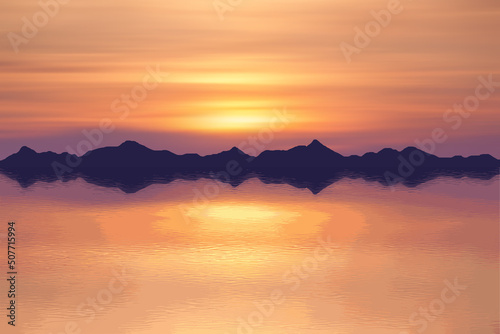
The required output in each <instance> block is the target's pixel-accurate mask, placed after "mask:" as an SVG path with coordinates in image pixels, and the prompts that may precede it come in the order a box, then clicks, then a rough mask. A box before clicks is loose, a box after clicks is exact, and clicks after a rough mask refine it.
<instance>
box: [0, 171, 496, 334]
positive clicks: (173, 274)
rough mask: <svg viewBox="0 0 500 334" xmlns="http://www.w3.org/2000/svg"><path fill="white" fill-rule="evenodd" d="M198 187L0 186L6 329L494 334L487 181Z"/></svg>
mask: <svg viewBox="0 0 500 334" xmlns="http://www.w3.org/2000/svg"><path fill="white" fill-rule="evenodd" d="M207 182H208V181H206V180H199V181H174V182H173V183H171V184H167V185H152V186H150V187H148V188H146V189H144V190H142V191H139V192H138V193H135V194H124V193H123V192H121V191H120V190H118V189H112V188H102V187H98V186H94V185H90V184H87V183H85V182H84V181H82V180H76V181H71V182H67V183H59V182H57V183H52V184H46V183H37V184H35V185H34V186H32V187H29V188H26V189H21V188H20V187H19V186H18V185H17V184H16V183H15V182H14V181H12V180H9V179H7V178H5V177H4V176H0V203H1V211H0V221H2V222H4V223H2V226H3V227H2V230H0V234H2V235H1V242H0V243H1V246H2V249H5V238H6V236H5V232H6V225H7V224H6V223H7V221H8V220H15V221H16V222H17V227H18V259H19V261H20V264H19V267H18V270H19V279H18V289H19V296H18V304H19V305H18V319H17V323H18V326H17V327H16V331H14V332H16V333H29V334H38V333H40V334H41V333H43V334H48V333H53V334H60V333H73V332H75V333H78V331H81V332H80V333H89V334H101V333H102V334H114V333H117V334H121V333H134V334H136V333H137V334H142V333H144V334H146V333H147V334H157V333H158V334H160V333H161V334H168V333H175V334H197V333H203V334H210V333H219V334H228V333H230V334H233V333H242V334H250V333H263V334H264V333H272V334H282V333H286V334H289V333H290V334H299V333H305V334H316V333H318V334H320V333H321V334H323V333H325V334H326V333H329V334H330V333H331V334H333V333H346V334H347V333H349V334H351V333H362V334H365V333H370V334H372V333H373V334H377V333H384V334H385V333H387V334H392V333H393V334H403V333H404V334H407V333H411V334H413V333H420V332H422V333H429V334H432V333H440V334H442V333H450V334H451V333H453V334H460V333H464V334H465V333H467V334H470V333H478V334H488V333H492V334H493V333H497V334H498V333H499V192H500V185H499V180H498V177H497V178H495V179H493V180H490V181H478V180H470V179H462V180H456V179H438V180H434V181H430V182H428V183H425V184H422V185H420V186H418V187H416V188H411V189H410V188H405V187H404V186H398V187H396V188H395V191H391V189H390V188H386V187H383V186H380V185H378V184H376V183H369V182H365V181H362V180H349V179H344V180H341V181H339V182H337V183H335V184H333V185H332V186H330V187H328V188H327V189H325V190H324V191H322V192H321V193H319V194H317V195H313V194H312V193H311V192H310V191H308V190H306V189H296V188H293V187H291V186H289V185H265V184H263V183H261V182H260V181H259V180H256V179H252V180H248V181H246V182H245V183H244V184H242V185H241V186H239V187H237V188H232V187H227V186H226V187H223V188H221V189H220V193H219V194H218V195H217V196H214V197H213V198H212V199H211V200H210V201H209V203H208V204H206V203H205V202H204V201H203V200H200V199H197V200H196V201H194V202H193V198H194V196H195V195H194V194H195V189H199V190H203V189H204V186H205V185H206V184H207ZM2 253H3V252H2ZM2 256H3V255H2ZM2 258H3V257H2ZM2 268H5V266H3V267H2ZM2 271H4V270H3V269H2ZM117 276H118V279H117V278H116V277H117ZM450 285H458V287H457V286H456V287H455V290H454V291H453V290H451V289H450V288H449V286H450ZM1 287H2V289H3V290H4V291H6V289H7V286H6V284H5V283H2V285H1ZM0 295H1V296H4V295H5V293H3V292H2V293H1V294H0ZM2 300H3V302H2V303H4V304H5V302H6V301H7V298H6V297H2ZM2 309H4V307H3V306H2ZM2 319H4V320H2V322H3V323H2V324H1V325H0V328H2V333H4V329H5V328H7V326H6V320H5V315H2ZM9 329H10V328H9Z"/></svg>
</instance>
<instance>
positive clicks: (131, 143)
mask: <svg viewBox="0 0 500 334" xmlns="http://www.w3.org/2000/svg"><path fill="white" fill-rule="evenodd" d="M118 147H121V148H126V149H133V148H141V149H144V148H147V147H146V146H144V145H141V144H139V143H138V142H136V141H133V140H127V141H124V142H123V143H122V144H121V145H120V146H118Z"/></svg>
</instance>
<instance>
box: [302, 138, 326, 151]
mask: <svg viewBox="0 0 500 334" xmlns="http://www.w3.org/2000/svg"><path fill="white" fill-rule="evenodd" d="M307 147H308V148H316V149H318V148H319V149H325V148H326V149H328V150H330V149H329V148H328V147H326V146H325V145H323V144H321V142H320V141H319V140H317V139H314V140H313V141H312V142H311V143H310V144H309V145H307Z"/></svg>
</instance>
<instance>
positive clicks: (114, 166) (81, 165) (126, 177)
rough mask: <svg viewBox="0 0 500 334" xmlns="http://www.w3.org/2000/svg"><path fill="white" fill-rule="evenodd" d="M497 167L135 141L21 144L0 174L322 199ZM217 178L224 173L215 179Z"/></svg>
mask: <svg viewBox="0 0 500 334" xmlns="http://www.w3.org/2000/svg"><path fill="white" fill-rule="evenodd" d="M56 167H57V168H58V170H59V172H58V171H57V170H56V169H57V168H56ZM499 167H500V161H499V160H498V159H495V158H494V157H492V156H491V155H489V154H482V155H478V156H471V157H462V156H455V157H451V158H440V157H437V156H435V155H432V154H428V153H426V152H424V151H422V150H420V149H418V148H416V147H407V148H405V149H404V150H402V151H398V150H395V149H390V148H384V149H382V150H380V151H379V152H369V153H366V154H364V155H361V156H356V155H352V156H343V155H341V154H339V153H337V152H335V151H333V150H331V149H330V148H328V147H326V146H325V145H323V144H321V143H320V142H319V141H318V140H314V141H312V142H311V143H310V144H309V145H307V146H304V145H303V146H296V147H294V148H291V149H289V150H272V151H264V152H262V153H261V154H259V155H258V156H257V157H253V156H250V155H248V154H246V153H244V152H243V151H241V150H240V149H238V148H237V147H233V148H231V149H230V150H228V151H223V152H220V153H217V154H211V155H206V156H200V155H198V154H183V155H177V154H175V153H173V152H170V151H167V150H160V151H156V150H152V149H150V148H148V147H146V146H144V145H141V144H139V143H137V142H135V141H126V142H124V143H122V144H121V145H119V146H116V147H103V148H98V149H95V150H92V151H89V152H87V153H86V154H85V155H83V156H76V155H74V154H69V153H61V154H57V153H54V152H44V153H37V152H35V151H34V150H32V149H30V148H28V147H26V146H23V147H22V148H21V149H20V150H19V152H17V153H15V154H12V155H11V156H9V157H7V158H6V159H4V160H2V161H0V172H1V173H3V174H4V175H6V176H8V177H9V178H11V179H14V180H16V181H17V182H18V183H19V184H20V185H21V186H22V187H29V186H30V185H32V184H33V183H35V182H37V181H44V182H54V181H57V180H63V181H68V180H72V179H76V178H82V179H84V180H85V181H87V182H89V183H92V184H96V185H99V186H105V187H117V188H119V189H121V190H123V191H124V192H127V193H133V192H136V191H139V190H141V189H143V188H145V187H147V186H148V185H151V184H154V183H169V182H172V181H173V180H176V179H186V180H198V179H202V178H207V179H213V178H217V179H219V180H220V181H222V182H226V183H230V184H231V185H232V186H238V185H240V184H241V183H243V182H244V181H245V180H247V179H249V178H258V179H260V180H261V181H262V182H264V183H284V184H289V185H292V186H294V187H297V188H307V189H309V190H310V191H311V192H313V193H315V194H317V193H319V192H320V191H321V190H323V189H324V188H326V187H328V186H329V185H331V184H332V183H334V182H337V181H338V180H340V179H342V178H346V177H348V178H362V179H364V180H367V181H374V182H379V183H380V184H382V185H385V186H389V185H394V184H397V183H401V184H403V185H405V186H408V187H412V186H416V185H418V184H421V183H423V182H426V181H428V180H431V179H434V178H436V177H440V176H447V177H471V178H478V179H491V178H492V177H493V176H495V175H498V173H499ZM61 168H62V169H61ZM61 170H62V172H61ZM58 173H59V174H58ZM221 173H223V174H221ZM219 174H220V175H225V176H224V177H219V176H216V175H219ZM214 175H215V176H214Z"/></svg>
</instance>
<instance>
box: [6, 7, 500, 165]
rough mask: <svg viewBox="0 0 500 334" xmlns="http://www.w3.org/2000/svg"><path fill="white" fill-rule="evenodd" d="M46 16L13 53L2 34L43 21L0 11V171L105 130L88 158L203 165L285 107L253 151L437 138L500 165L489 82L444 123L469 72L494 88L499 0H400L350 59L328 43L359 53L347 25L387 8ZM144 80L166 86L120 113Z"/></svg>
mask: <svg viewBox="0 0 500 334" xmlns="http://www.w3.org/2000/svg"><path fill="white" fill-rule="evenodd" d="M55 1H56V0H42V1H41V3H52V4H54V3H56V2H55ZM61 2H63V1H62V0H61ZM235 2H237V1H233V3H235ZM220 3H227V0H221V1H220ZM48 8H52V9H54V8H55V9H54V10H56V9H57V13H55V14H54V15H53V17H50V18H49V19H48V22H47V24H41V25H40V27H38V28H37V29H38V32H37V33H34V34H33V35H34V36H32V37H29V38H26V36H25V37H23V38H25V39H24V42H23V43H21V44H18V45H17V48H18V52H15V50H14V49H15V47H13V45H12V43H11V41H12V38H13V37H12V36H14V35H13V34H11V33H14V34H16V35H17V36H21V37H22V36H23V32H22V30H25V31H26V30H29V29H26V28H24V29H23V26H24V25H26V22H28V21H29V22H33V16H35V19H39V20H42V19H43V14H39V13H40V11H41V10H42V9H41V7H40V4H39V2H38V1H37V0H18V1H15V2H8V1H3V2H2V3H1V4H0V33H1V34H2V36H3V38H2V39H0V73H1V74H0V75H1V80H0V102H1V103H0V159H3V158H5V157H6V156H7V155H9V154H12V153H14V152H17V151H18V150H19V148H20V147H21V146H23V145H26V146H29V147H32V148H33V149H35V150H37V151H46V150H53V151H55V152H62V151H65V150H66V148H67V146H70V147H73V148H74V147H76V146H77V145H78V143H79V142H81V141H82V140H84V139H85V136H84V135H83V133H82V131H83V130H87V131H91V130H93V129H96V128H99V124H100V122H101V120H103V119H110V120H111V121H112V122H113V126H115V130H114V131H113V132H111V133H107V134H105V135H104V137H103V141H102V143H100V144H99V146H109V145H117V144H120V143H121V142H123V141H124V140H127V139H130V140H136V141H139V142H141V143H142V144H144V145H147V146H149V147H151V148H154V149H169V150H171V151H173V152H175V153H188V152H198V153H202V154H208V153H214V152H218V151H221V150H223V149H229V148H230V147H232V146H237V145H239V144H240V143H241V142H243V141H245V140H247V139H248V137H249V136H257V135H258V134H259V131H261V130H263V129H267V128H268V127H269V122H270V121H271V120H272V119H273V118H274V117H275V112H276V110H278V111H281V112H283V110H285V109H286V111H287V113H288V114H289V115H290V118H291V121H290V122H289V123H287V124H286V125H285V127H284V128H283V130H282V131H279V132H276V133H274V139H273V140H272V141H271V142H269V143H266V144H265V145H264V146H263V148H265V149H285V148H289V147H292V146H294V145H299V144H307V143H309V142H310V141H311V140H312V139H314V138H317V139H319V140H320V141H321V142H323V143H324V144H325V145H328V146H329V147H330V148H332V149H334V150H336V151H338V152H339V153H342V154H345V155H349V154H360V153H364V152H366V151H370V150H377V151H378V150H380V149H382V148H383V147H393V148H398V149H401V148H404V147H406V146H410V145H415V140H417V139H419V140H422V139H426V138H430V136H431V133H432V131H433V129H435V128H442V129H443V130H444V131H445V132H446V134H447V135H448V137H449V138H448V139H447V140H446V141H445V142H444V143H442V144H438V147H437V151H436V154H438V155H442V156H451V155H455V154H462V155H471V154H479V153H490V154H492V155H494V156H496V157H497V158H500V147H499V145H498V144H499V143H500V131H499V129H500V84H498V85H499V87H497V88H496V91H495V92H493V93H492V94H491V96H490V97H489V98H487V99H485V100H483V101H481V102H480V106H479V108H478V109H477V110H476V111H473V112H471V113H470V116H469V117H468V118H463V119H462V123H461V124H460V126H456V129H453V126H454V125H457V123H455V122H446V121H445V120H444V119H443V115H444V114H445V113H446V112H447V110H448V109H450V108H452V107H453V105H454V104H461V103H463V102H464V99H466V98H467V97H469V96H474V95H475V91H476V87H477V86H478V84H479V83H480V82H479V81H478V77H479V76H483V77H484V78H488V76H490V75H491V76H492V78H493V80H494V81H495V82H499V83H500V3H499V2H498V0H475V1H472V0H467V1H466V0H440V1H432V0H413V1H409V0H402V1H401V5H400V7H399V8H400V13H399V14H393V15H392V19H391V22H390V24H388V26H387V27H382V28H381V31H380V33H379V34H376V36H374V37H373V38H372V41H371V43H370V44H369V45H368V46H366V47H364V48H362V49H360V50H359V53H357V54H353V55H352V61H351V62H350V63H349V62H347V61H346V57H345V56H344V54H343V53H342V51H341V49H340V47H339V46H340V45H341V43H343V42H344V43H348V44H350V45H355V42H354V37H355V34H356V33H355V28H356V27H358V28H360V29H362V30H364V29H365V25H366V24H367V23H368V22H370V21H372V20H374V18H373V16H372V14H371V12H372V11H375V12H379V11H381V10H386V9H387V8H388V1H387V0H328V1H327V0H286V1H285V0H265V1H264V0H242V1H241V4H239V5H236V6H234V8H233V10H232V11H227V12H226V13H225V14H224V20H221V19H220V16H219V14H218V13H217V11H216V9H215V8H214V5H213V0H185V1H165V0H163V1H160V0H145V1H130V0H121V1H116V0H99V1H98V0H86V1H77V0H71V1H68V3H67V4H61V5H58V6H57V7H54V6H53V5H52V7H50V6H49V7H48ZM23 17H25V18H26V20H23ZM42 23H44V22H42ZM31 32H32V31H31ZM148 68H149V69H155V68H159V69H160V70H161V72H162V82H161V83H159V84H158V85H157V87H156V88H153V89H151V90H149V91H148V90H147V96H145V97H144V100H143V101H142V102H140V103H138V104H137V106H136V107H135V108H132V107H130V108H129V109H130V110H129V113H128V115H126V117H125V116H124V114H123V113H121V112H114V111H116V110H117V108H118V107H120V106H121V107H123V106H124V104H123V103H120V104H116V103H115V101H116V100H117V99H118V101H119V99H120V98H121V97H122V95H123V94H128V95H130V94H131V92H132V91H133V90H134V89H136V87H137V86H139V87H140V86H142V82H143V79H144V78H145V76H147V75H149V72H148ZM148 84H149V85H150V87H152V86H155V85H154V81H153V79H152V78H151V80H150V81H149V82H148ZM121 110H123V109H121ZM457 115H458V114H457V113H454V114H448V116H449V117H453V116H455V117H456V116H457ZM457 122H458V121H457Z"/></svg>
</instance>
